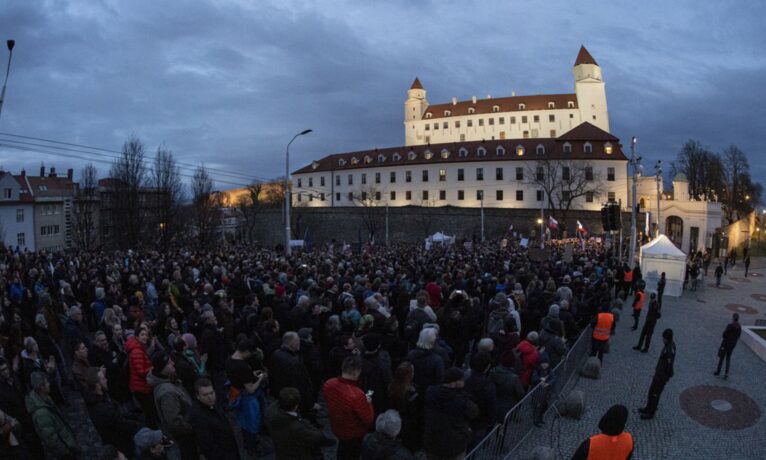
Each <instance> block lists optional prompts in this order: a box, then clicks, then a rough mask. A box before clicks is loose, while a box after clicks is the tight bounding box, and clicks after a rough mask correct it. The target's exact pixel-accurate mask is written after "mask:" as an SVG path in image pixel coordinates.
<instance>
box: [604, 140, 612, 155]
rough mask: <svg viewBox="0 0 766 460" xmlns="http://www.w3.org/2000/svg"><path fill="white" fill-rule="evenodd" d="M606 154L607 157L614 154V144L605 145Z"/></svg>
mask: <svg viewBox="0 0 766 460" xmlns="http://www.w3.org/2000/svg"><path fill="white" fill-rule="evenodd" d="M604 153H606V154H607V155H611V154H612V144H611V143H610V142H607V143H606V144H604Z"/></svg>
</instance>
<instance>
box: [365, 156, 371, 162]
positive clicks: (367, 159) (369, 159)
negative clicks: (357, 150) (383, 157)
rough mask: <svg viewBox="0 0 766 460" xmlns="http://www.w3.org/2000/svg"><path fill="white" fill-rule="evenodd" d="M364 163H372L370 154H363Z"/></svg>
mask: <svg viewBox="0 0 766 460" xmlns="http://www.w3.org/2000/svg"><path fill="white" fill-rule="evenodd" d="M364 163H365V164H370V163H372V157H371V156H369V155H365V156H364Z"/></svg>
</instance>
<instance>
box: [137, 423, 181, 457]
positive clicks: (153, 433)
mask: <svg viewBox="0 0 766 460" xmlns="http://www.w3.org/2000/svg"><path fill="white" fill-rule="evenodd" d="M133 443H134V444H135V445H136V449H137V450H138V451H139V452H144V451H146V450H148V449H149V448H151V447H154V446H156V445H157V444H162V445H163V446H165V447H170V446H172V445H173V442H172V441H170V440H169V439H167V438H165V437H164V436H163V435H162V431H160V430H151V429H149V428H146V427H144V428H141V429H140V430H138V432H137V433H136V434H135V436H133Z"/></svg>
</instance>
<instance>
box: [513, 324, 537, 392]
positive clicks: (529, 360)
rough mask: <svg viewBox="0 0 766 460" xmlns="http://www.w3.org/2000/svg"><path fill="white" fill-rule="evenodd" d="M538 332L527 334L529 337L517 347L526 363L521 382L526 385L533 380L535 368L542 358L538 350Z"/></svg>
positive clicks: (523, 362)
mask: <svg viewBox="0 0 766 460" xmlns="http://www.w3.org/2000/svg"><path fill="white" fill-rule="evenodd" d="M537 339H538V334H537V332H535V331H532V332H530V333H529V334H527V338H526V339H524V340H522V341H521V342H520V343H519V345H518V346H517V347H516V350H518V352H519V353H520V354H521V360H522V364H523V365H524V371H523V372H522V374H521V383H522V384H524V387H529V385H530V383H531V382H532V371H533V370H534V369H535V366H536V365H537V362H538V361H539V360H540V353H539V352H538V351H537V346H536V345H535V344H536V343H537Z"/></svg>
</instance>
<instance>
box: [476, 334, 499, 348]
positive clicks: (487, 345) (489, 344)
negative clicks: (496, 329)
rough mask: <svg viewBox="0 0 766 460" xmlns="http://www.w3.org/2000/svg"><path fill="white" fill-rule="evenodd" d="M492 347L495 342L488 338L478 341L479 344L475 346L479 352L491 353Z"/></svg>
mask: <svg viewBox="0 0 766 460" xmlns="http://www.w3.org/2000/svg"><path fill="white" fill-rule="evenodd" d="M494 347H495V341H494V340H492V339H491V338H489V337H484V338H483V339H481V340H479V344H478V345H477V346H476V348H477V349H478V350H479V351H491V350H492V349H493V348H494Z"/></svg>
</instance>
